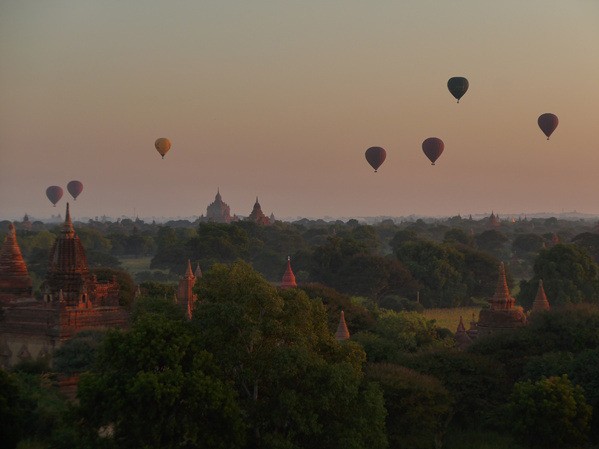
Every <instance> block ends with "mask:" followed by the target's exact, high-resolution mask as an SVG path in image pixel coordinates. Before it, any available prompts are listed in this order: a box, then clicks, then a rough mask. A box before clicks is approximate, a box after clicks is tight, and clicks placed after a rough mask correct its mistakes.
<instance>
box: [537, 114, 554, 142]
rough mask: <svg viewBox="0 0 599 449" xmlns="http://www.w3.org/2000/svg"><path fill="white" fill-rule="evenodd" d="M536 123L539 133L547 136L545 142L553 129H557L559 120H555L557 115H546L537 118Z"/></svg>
mask: <svg viewBox="0 0 599 449" xmlns="http://www.w3.org/2000/svg"><path fill="white" fill-rule="evenodd" d="M537 123H538V124H539V128H541V131H543V133H545V135H546V136H547V140H549V136H550V135H551V134H552V133H553V131H555V128H557V125H558V123H559V120H558V119H557V115H555V114H550V113H546V114H541V115H540V116H539V119H538V120H537Z"/></svg>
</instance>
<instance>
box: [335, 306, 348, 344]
mask: <svg viewBox="0 0 599 449" xmlns="http://www.w3.org/2000/svg"><path fill="white" fill-rule="evenodd" d="M335 340H337V341H341V340H349V330H348V329H347V324H346V323H345V313H344V312H343V310H342V311H341V317H340V318H339V326H337V332H335Z"/></svg>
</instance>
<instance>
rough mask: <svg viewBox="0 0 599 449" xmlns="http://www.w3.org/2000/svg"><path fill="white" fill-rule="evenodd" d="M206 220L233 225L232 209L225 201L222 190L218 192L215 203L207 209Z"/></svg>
mask: <svg viewBox="0 0 599 449" xmlns="http://www.w3.org/2000/svg"><path fill="white" fill-rule="evenodd" d="M206 219H207V220H208V221H212V222H214V223H231V208H230V207H229V205H228V204H227V203H225V202H224V201H223V199H222V197H221V195H220V189H218V190H217V191H216V196H215V197H214V201H213V202H212V203H210V205H208V207H207V208H206Z"/></svg>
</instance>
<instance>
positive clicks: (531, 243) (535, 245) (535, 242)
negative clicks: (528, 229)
mask: <svg viewBox="0 0 599 449" xmlns="http://www.w3.org/2000/svg"><path fill="white" fill-rule="evenodd" d="M544 243H545V240H544V239H543V237H541V236H540V235H538V234H530V233H529V234H519V235H517V236H516V238H515V239H514V241H513V242H512V251H514V253H516V254H517V255H518V256H520V257H526V256H528V255H530V254H531V253H532V254H536V253H538V252H539V251H540V250H541V249H542V248H543V245H544Z"/></svg>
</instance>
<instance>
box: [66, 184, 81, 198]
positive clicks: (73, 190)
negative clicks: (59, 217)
mask: <svg viewBox="0 0 599 449" xmlns="http://www.w3.org/2000/svg"><path fill="white" fill-rule="evenodd" d="M67 190H68V191H69V193H70V194H71V196H72V197H73V199H74V200H75V201H77V197H78V196H79V195H80V194H81V192H83V184H82V183H81V181H70V182H69V183H68V184H67Z"/></svg>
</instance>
